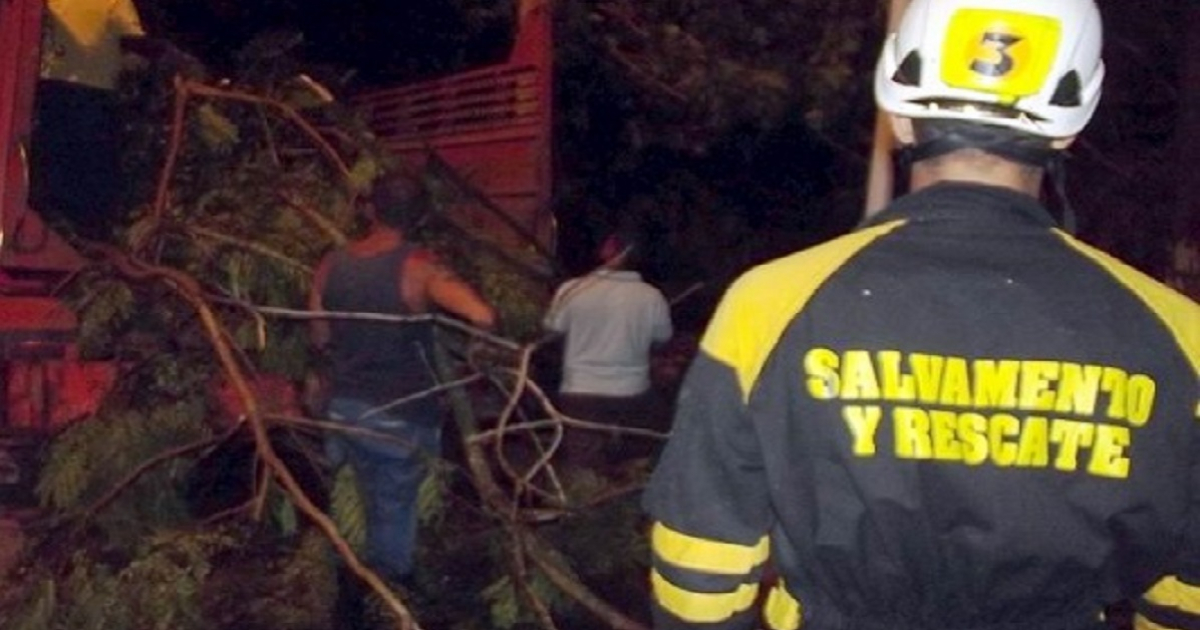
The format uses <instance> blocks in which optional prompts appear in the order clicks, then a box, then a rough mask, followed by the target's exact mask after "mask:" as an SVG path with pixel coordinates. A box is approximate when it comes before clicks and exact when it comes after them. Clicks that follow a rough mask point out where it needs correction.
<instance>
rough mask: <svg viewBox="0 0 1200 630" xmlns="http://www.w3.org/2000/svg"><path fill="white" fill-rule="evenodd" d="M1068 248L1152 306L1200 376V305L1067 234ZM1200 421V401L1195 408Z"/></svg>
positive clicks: (1064, 238) (1062, 234) (1065, 239)
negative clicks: (1085, 257)
mask: <svg viewBox="0 0 1200 630" xmlns="http://www.w3.org/2000/svg"><path fill="white" fill-rule="evenodd" d="M1060 236H1062V238H1063V240H1064V241H1066V243H1067V244H1068V245H1070V246H1071V247H1073V248H1074V249H1075V250H1076V251H1078V252H1080V253H1081V254H1083V255H1084V256H1087V257H1088V258H1090V259H1092V260H1093V261H1095V262H1096V263H1097V264H1099V265H1100V266H1101V267H1103V268H1104V269H1105V270H1107V271H1108V272H1109V273H1111V274H1112V275H1113V277H1115V278H1116V279H1117V280H1118V281H1120V282H1121V284H1122V285H1123V286H1124V287H1125V288H1127V289H1129V290H1130V291H1131V292H1132V293H1133V294H1134V295H1136V296H1138V297H1139V298H1141V300H1142V301H1143V302H1145V303H1146V305H1147V306H1149V307H1150V309H1151V310H1152V311H1154V313H1155V314H1156V315H1158V317H1159V319H1161V320H1162V322H1163V324H1165V325H1166V326H1167V328H1168V329H1169V330H1170V331H1171V334H1172V335H1174V336H1175V339H1176V340H1178V342H1179V345H1180V347H1182V348H1183V352H1184V354H1185V355H1187V358H1188V360H1189V361H1190V362H1191V364H1192V368H1193V370H1194V371H1195V373H1196V375H1197V377H1200V305H1198V304H1196V303H1195V302H1192V301H1191V300H1189V299H1187V298H1186V297H1183V296H1182V295H1180V294H1179V293H1176V292H1175V291H1173V290H1171V289H1170V288H1168V287H1166V286H1163V285H1161V284H1159V283H1158V282H1155V281H1153V280H1152V279H1150V278H1149V277H1147V276H1146V275H1144V274H1142V273H1141V272H1140V271H1137V270H1135V269H1134V268H1132V267H1130V266H1129V265H1126V264H1125V263H1123V262H1121V261H1120V260H1117V259H1116V258H1113V257H1112V256H1110V255H1108V254H1106V253H1104V252H1102V251H1100V250H1098V249H1096V248H1094V247H1091V246H1089V245H1086V244H1084V243H1081V242H1080V241H1078V240H1076V239H1075V238H1074V237H1071V236H1070V235H1067V234H1065V233H1060ZM1196 417H1197V418H1200V402H1198V404H1197V407H1196Z"/></svg>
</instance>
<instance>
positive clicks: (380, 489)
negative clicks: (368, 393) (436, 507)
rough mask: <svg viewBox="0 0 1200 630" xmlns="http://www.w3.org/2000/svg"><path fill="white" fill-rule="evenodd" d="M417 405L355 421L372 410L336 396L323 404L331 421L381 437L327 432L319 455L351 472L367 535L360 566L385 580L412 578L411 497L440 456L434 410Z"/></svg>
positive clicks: (413, 525)
mask: <svg viewBox="0 0 1200 630" xmlns="http://www.w3.org/2000/svg"><path fill="white" fill-rule="evenodd" d="M423 403H424V401H418V402H417V403H416V404H415V405H405V406H402V407H399V408H396V409H391V410H388V411H387V412H384V413H376V414H372V415H371V416H369V417H367V418H361V416H362V415H363V414H364V413H366V412H367V411H368V410H369V409H371V408H373V407H375V406H376V405H375V404H373V403H370V402H367V401H363V400H355V399H352V398H337V397H336V396H335V397H334V398H333V399H332V400H330V401H329V417H330V420H331V421H333V422H336V423H341V424H344V425H346V426H347V427H348V428H353V429H367V430H370V431H373V432H376V433H379V434H383V435H384V436H386V437H381V436H380V435H365V434H356V433H347V432H342V431H330V432H329V433H327V434H326V439H325V449H326V453H327V454H328V455H329V458H330V461H331V462H332V463H333V464H334V465H335V466H336V465H340V464H341V463H343V462H344V463H347V464H349V465H350V466H351V467H352V468H353V469H354V476H355V479H356V480H357V482H358V492H359V496H360V497H361V499H362V502H363V509H364V515H365V520H366V530H367V532H366V534H367V538H366V544H365V548H364V550H363V560H364V561H365V562H366V563H367V564H368V565H370V566H371V567H372V568H373V569H375V570H376V571H378V572H380V573H382V574H383V575H384V576H385V577H387V578H389V579H400V578H403V577H405V576H408V575H409V574H411V573H412V570H413V554H414V552H415V550H416V537H417V492H418V490H420V488H421V482H422V481H424V480H425V476H426V474H427V473H428V472H429V459H430V458H432V457H438V456H439V455H440V454H441V446H442V429H441V424H440V423H439V422H438V417H437V406H436V405H431V404H427V403H425V404H423Z"/></svg>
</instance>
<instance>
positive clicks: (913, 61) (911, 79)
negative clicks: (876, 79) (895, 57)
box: [892, 50, 921, 86]
mask: <svg viewBox="0 0 1200 630" xmlns="http://www.w3.org/2000/svg"><path fill="white" fill-rule="evenodd" d="M892 81H894V82H896V83H898V84H900V85H909V86H919V85H921V55H920V54H919V53H918V52H917V51H915V50H914V51H912V52H910V53H908V55H907V56H906V57H904V61H901V62H900V65H899V67H897V68H896V72H895V74H893V75H892Z"/></svg>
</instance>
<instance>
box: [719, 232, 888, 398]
mask: <svg viewBox="0 0 1200 630" xmlns="http://www.w3.org/2000/svg"><path fill="white" fill-rule="evenodd" d="M901 225H903V222H900V221H894V222H892V223H887V224H884V225H879V226H876V227H872V228H869V229H865V230H861V231H858V232H853V233H851V234H847V235H846V236H843V237H841V238H839V239H836V240H833V241H829V242H828V243H825V244H823V245H818V246H816V247H813V248H811V249H806V250H804V251H801V252H797V253H795V254H792V255H791V256H788V257H786V258H781V259H779V260H776V261H773V262H770V263H767V264H765V265H762V266H759V267H755V268H754V269H752V270H750V271H749V272H747V273H746V274H744V275H743V276H742V277H741V278H739V279H738V280H737V282H735V283H734V284H733V286H732V287H730V289H729V290H728V291H727V292H726V294H725V297H724V298H723V299H722V300H721V304H720V306H718V308H717V311H716V312H715V313H714V314H713V317H712V320H711V322H710V323H709V326H708V330H707V331H706V332H705V334H704V337H703V338H702V339H701V341H700V348H701V350H703V351H704V352H706V353H707V354H708V355H710V356H712V357H713V358H714V359H716V360H718V361H720V362H722V363H725V364H726V365H729V366H730V367H731V368H733V370H734V371H735V372H736V373H737V376H738V385H739V386H740V387H741V390H742V399H743V400H746V399H748V398H749V396H750V390H751V389H752V388H753V386H754V381H755V380H756V379H757V378H758V374H759V372H761V371H762V366H763V364H764V363H765V362H766V360H767V357H768V356H770V353H771V350H772V349H773V348H774V347H775V344H776V343H777V342H778V341H779V337H780V336H782V335H783V331H784V329H786V328H787V325H788V323H789V322H791V321H792V318H793V317H795V316H796V314H797V313H799V312H800V309H802V308H804V305H805V304H806V303H807V302H808V300H809V299H810V298H812V296H813V294H814V293H816V291H817V289H818V288H819V287H820V286H821V285H822V284H823V283H824V282H825V279H826V278H828V277H829V276H830V274H832V273H833V272H835V271H837V270H838V268H839V267H841V266H842V265H843V264H845V263H846V261H847V260H849V259H850V258H851V257H852V256H854V255H855V254H856V253H858V252H859V251H861V250H862V249H863V248H864V247H866V246H867V245H870V244H871V242H873V241H874V240H876V239H878V238H879V237H881V236H883V235H885V234H887V233H889V232H891V231H892V230H894V229H896V228H897V227H899V226H901Z"/></svg>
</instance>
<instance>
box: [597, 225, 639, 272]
mask: <svg viewBox="0 0 1200 630" xmlns="http://www.w3.org/2000/svg"><path fill="white" fill-rule="evenodd" d="M645 249H646V239H645V235H644V234H643V233H642V230H641V229H640V228H638V227H633V226H623V227H621V228H618V229H617V230H614V231H613V232H610V233H609V234H608V235H606V236H605V237H604V239H603V240H601V241H600V248H599V251H598V252H597V253H598V254H599V255H600V257H601V261H600V262H602V263H605V264H612V263H614V262H615V263H617V264H616V266H618V267H621V268H624V269H630V270H637V269H639V268H640V267H641V266H642V264H643V263H644V262H645V260H646V256H645V255H646V251H645ZM619 254H620V255H621V256H620V260H619V261H617V260H615V259H616V256H617V255H619Z"/></svg>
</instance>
